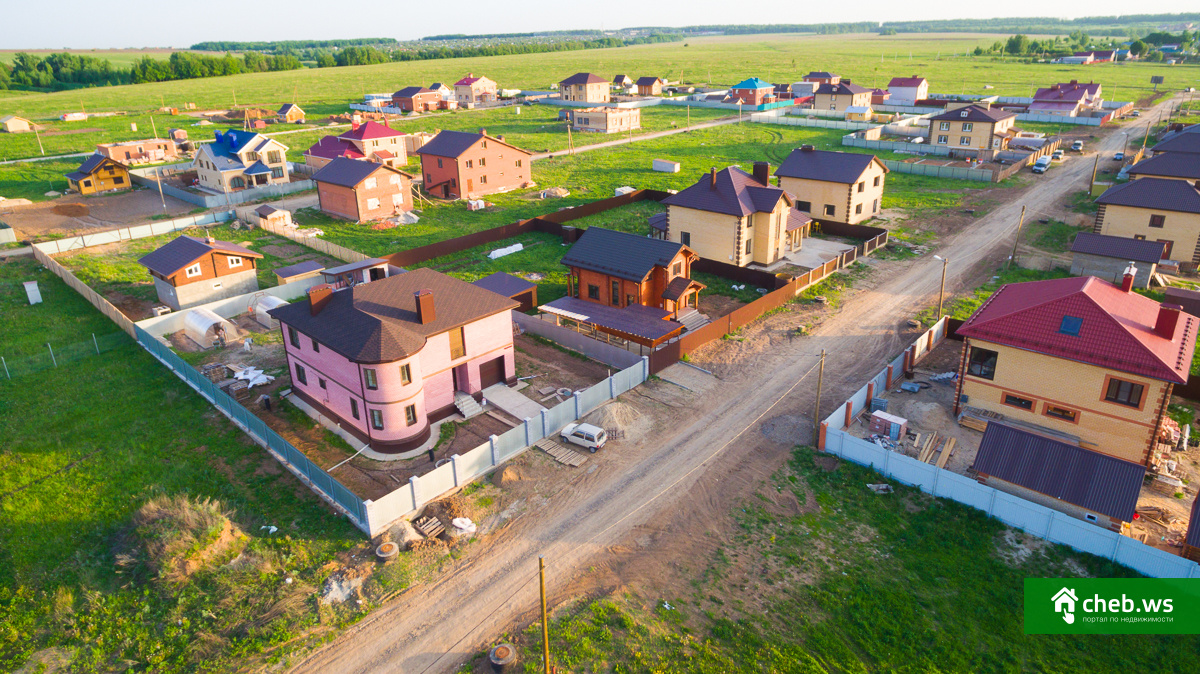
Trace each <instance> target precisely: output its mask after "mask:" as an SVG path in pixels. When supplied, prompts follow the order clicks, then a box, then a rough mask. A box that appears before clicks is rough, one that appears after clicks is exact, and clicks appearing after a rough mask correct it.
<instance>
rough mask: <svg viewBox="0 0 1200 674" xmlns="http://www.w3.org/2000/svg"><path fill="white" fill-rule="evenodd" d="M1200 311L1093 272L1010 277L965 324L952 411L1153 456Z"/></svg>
mask: <svg viewBox="0 0 1200 674" xmlns="http://www.w3.org/2000/svg"><path fill="white" fill-rule="evenodd" d="M1197 329H1200V319H1197V318H1195V317H1193V316H1189V315H1188V314H1184V313H1182V312H1181V311H1180V308H1179V306H1178V305H1172V304H1159V303H1158V302H1156V301H1154V300H1152V299H1150V298H1148V297H1144V296H1142V295H1139V294H1137V293H1135V292H1133V275H1132V274H1130V275H1127V276H1126V278H1125V279H1124V282H1123V283H1122V285H1120V286H1117V285H1113V284H1112V283H1109V282H1107V281H1102V280H1100V279H1098V278H1095V277H1091V276H1084V277H1077V278H1063V279H1053V280H1048V281H1034V282H1030V283H1011V284H1008V285H1006V286H1003V287H1002V288H1000V290H998V291H996V293H995V294H994V295H992V296H991V297H990V298H988V300H987V301H986V302H984V304H983V306H981V307H980V308H979V310H977V311H976V312H975V313H974V314H973V315H972V316H971V317H970V318H969V319H967V321H966V322H965V323H963V325H962V327H961V328H959V330H958V334H959V335H960V336H962V337H964V338H965V341H964V344H963V355H962V363H961V366H960V371H959V374H960V381H959V390H958V398H957V402H956V409H955V412H956V413H958V412H960V411H962V409H963V408H965V407H968V406H969V407H972V408H977V409H982V410H986V411H989V412H994V413H997V414H1000V415H1002V416H1003V417H1004V418H1005V419H1011V420H1012V421H1014V422H1019V423H1020V424H1024V425H1027V426H1028V427H1032V428H1044V429H1046V430H1047V432H1049V433H1051V434H1053V435H1054V437H1056V438H1059V439H1062V438H1068V439H1070V438H1077V439H1078V444H1079V445H1080V446H1082V447H1084V448H1085V449H1088V450H1092V451H1096V452H1100V453H1103V454H1107V455H1110V456H1113V457H1116V458H1118V459H1122V460H1125V461H1130V462H1133V463H1136V464H1140V465H1156V464H1157V463H1158V456H1157V452H1156V443H1157V438H1158V436H1159V433H1160V431H1161V429H1162V424H1163V419H1164V418H1166V411H1167V403H1168V402H1169V401H1170V398H1171V390H1172V388H1173V387H1174V386H1175V385H1176V384H1185V383H1187V380H1188V372H1189V371H1190V369H1191V365H1192V353H1193V351H1194V350H1195V348H1196V332H1197Z"/></svg>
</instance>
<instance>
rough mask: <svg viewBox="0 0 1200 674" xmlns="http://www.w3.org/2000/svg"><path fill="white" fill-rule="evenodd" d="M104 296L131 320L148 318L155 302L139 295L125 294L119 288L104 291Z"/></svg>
mask: <svg viewBox="0 0 1200 674" xmlns="http://www.w3.org/2000/svg"><path fill="white" fill-rule="evenodd" d="M104 298H105V299H106V300H108V301H109V302H111V303H112V304H113V306H115V307H116V308H117V309H118V310H120V312H121V313H122V314H125V317H126V318H128V319H129V320H131V321H140V320H142V319H145V318H150V316H152V315H153V314H152V313H151V311H150V310H151V309H152V308H154V305H155V304H157V303H156V302H151V301H150V300H145V299H142V298H140V297H133V296H131V295H126V294H125V293H123V292H121V291H119V290H111V291H109V292H107V293H104Z"/></svg>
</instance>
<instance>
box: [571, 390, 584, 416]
mask: <svg viewBox="0 0 1200 674" xmlns="http://www.w3.org/2000/svg"><path fill="white" fill-rule="evenodd" d="M571 397H572V398H573V399H574V400H575V418H576V419H578V418H579V417H582V416H583V401H581V400H580V398H581V397H582V396H580V395H579V391H576V392H575V395H573V396H571Z"/></svg>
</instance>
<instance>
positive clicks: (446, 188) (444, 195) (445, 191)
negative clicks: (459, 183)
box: [442, 185, 450, 199]
mask: <svg viewBox="0 0 1200 674" xmlns="http://www.w3.org/2000/svg"><path fill="white" fill-rule="evenodd" d="M442 198H443V199H449V198H450V186H449V185H442Z"/></svg>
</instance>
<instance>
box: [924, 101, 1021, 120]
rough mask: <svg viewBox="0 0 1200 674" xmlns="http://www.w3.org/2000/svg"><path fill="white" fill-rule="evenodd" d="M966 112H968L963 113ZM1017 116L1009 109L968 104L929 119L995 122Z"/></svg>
mask: <svg viewBox="0 0 1200 674" xmlns="http://www.w3.org/2000/svg"><path fill="white" fill-rule="evenodd" d="M964 112H965V113H967V114H966V115H963V113H964ZM1016 116H1017V113H1015V112H1009V111H1007V110H997V109H996V108H982V107H980V106H978V105H968V106H967V107H965V108H958V109H956V110H948V111H946V112H943V113H942V114H940V115H934V116H933V117H930V118H929V119H930V120H931V121H934V120H936V121H939V122H944V121H959V122H963V121H965V122H988V123H995V122H999V121H1000V120H1002V119H1008V118H1010V117H1016Z"/></svg>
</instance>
